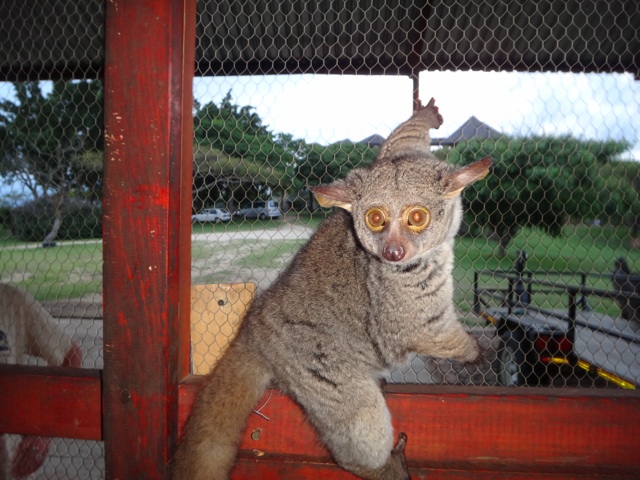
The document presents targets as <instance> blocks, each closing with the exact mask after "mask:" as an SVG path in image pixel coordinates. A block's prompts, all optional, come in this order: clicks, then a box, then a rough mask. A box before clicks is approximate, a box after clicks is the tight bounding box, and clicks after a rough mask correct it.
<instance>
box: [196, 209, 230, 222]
mask: <svg viewBox="0 0 640 480" xmlns="http://www.w3.org/2000/svg"><path fill="white" fill-rule="evenodd" d="M229 220H231V214H230V213H229V211H228V210H225V209H224V208H205V209H204V210H200V211H199V212H198V213H196V214H195V215H191V221H192V222H200V223H204V222H212V223H218V222H228V221H229Z"/></svg>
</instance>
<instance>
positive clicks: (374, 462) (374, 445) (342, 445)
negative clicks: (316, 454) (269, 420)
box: [305, 380, 410, 480]
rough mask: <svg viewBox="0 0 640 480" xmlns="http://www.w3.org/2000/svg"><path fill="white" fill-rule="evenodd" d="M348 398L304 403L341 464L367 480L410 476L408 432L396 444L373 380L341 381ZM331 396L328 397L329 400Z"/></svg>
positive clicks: (383, 404) (381, 398)
mask: <svg viewBox="0 0 640 480" xmlns="http://www.w3.org/2000/svg"><path fill="white" fill-rule="evenodd" d="M340 390H341V391H343V392H349V393H348V398H341V399H339V398H334V399H332V400H334V401H335V402H334V401H331V400H329V399H328V398H327V397H325V398H324V400H325V401H324V402H323V401H318V398H317V397H316V399H315V401H314V402H311V408H307V407H305V410H306V411H307V415H308V416H309V418H310V419H311V420H312V421H313V423H314V424H315V425H316V428H317V429H318V432H319V434H320V436H321V437H322V439H323V440H324V442H325V444H326V445H327V447H328V448H329V450H330V451H331V454H332V455H333V458H334V459H335V460H336V462H337V463H338V465H340V467H342V468H344V469H345V470H348V471H350V472H352V473H354V474H356V475H358V476H360V477H361V478H364V479H367V480H405V479H409V478H410V477H409V473H408V471H407V466H406V461H405V456H404V447H405V444H406V441H407V437H406V435H405V434H403V433H402V434H400V438H399V440H398V442H397V443H396V445H395V446H393V441H394V438H393V428H392V426H391V416H390V414H389V410H388V409H387V404H386V402H385V400H384V397H383V396H382V392H381V391H380V388H379V387H378V385H377V384H376V383H375V382H374V381H373V380H368V381H366V382H365V384H364V385H363V383H359V382H358V384H356V382H353V383H351V384H350V385H348V386H346V385H341V388H340ZM327 400H329V401H327Z"/></svg>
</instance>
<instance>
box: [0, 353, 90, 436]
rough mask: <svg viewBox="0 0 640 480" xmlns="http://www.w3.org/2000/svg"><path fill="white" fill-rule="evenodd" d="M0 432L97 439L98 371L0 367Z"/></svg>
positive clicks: (18, 366) (20, 366) (19, 366)
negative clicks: (0, 407) (0, 413)
mask: <svg viewBox="0 0 640 480" xmlns="http://www.w3.org/2000/svg"><path fill="white" fill-rule="evenodd" d="M0 392H2V394H1V397H2V415H0V432H6V433H18V434H22V435H43V436H48V437H54V436H55V437H67V438H80V439H85V440H101V439H102V418H101V415H102V399H101V396H102V385H101V379H100V371H98V370H88V369H71V368H62V367H27V366H23V365H2V366H1V367H0Z"/></svg>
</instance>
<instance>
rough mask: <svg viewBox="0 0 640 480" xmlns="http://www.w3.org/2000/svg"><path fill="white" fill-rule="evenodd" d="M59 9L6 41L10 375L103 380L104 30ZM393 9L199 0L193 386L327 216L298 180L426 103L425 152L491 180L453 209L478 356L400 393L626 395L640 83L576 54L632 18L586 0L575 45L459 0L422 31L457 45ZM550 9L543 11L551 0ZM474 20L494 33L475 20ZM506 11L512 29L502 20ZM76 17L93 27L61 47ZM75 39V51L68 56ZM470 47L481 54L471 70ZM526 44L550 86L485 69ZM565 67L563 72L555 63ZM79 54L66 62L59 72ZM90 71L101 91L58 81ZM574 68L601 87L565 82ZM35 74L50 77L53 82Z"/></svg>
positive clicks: (55, 449) (1, 97) (329, 174)
mask: <svg viewBox="0 0 640 480" xmlns="http://www.w3.org/2000/svg"><path fill="white" fill-rule="evenodd" d="M67 3H68V2H67ZM67 3H65V2H52V3H51V4H49V5H48V7H47V8H48V9H49V10H50V13H52V12H57V13H58V14H59V15H58V16H55V15H53V16H48V17H47V18H50V19H48V20H46V21H44V23H43V25H44V27H45V28H43V29H42V30H34V29H32V30H29V31H28V32H25V31H24V30H20V34H19V35H18V34H16V35H13V36H12V37H11V38H17V39H19V40H20V42H18V41H15V42H13V41H12V42H10V43H7V44H6V45H5V46H4V47H2V48H3V49H5V50H3V52H5V53H6V58H8V59H10V60H11V62H14V64H15V63H16V62H17V63H19V64H21V65H23V67H20V69H19V74H17V75H15V76H14V77H12V78H13V79H15V80H19V81H17V82H15V83H7V82H5V83H1V84H0V149H1V150H0V175H1V176H0V180H1V182H2V185H1V189H0V312H2V313H0V363H21V364H29V365H69V366H74V367H82V368H98V369H100V368H102V367H103V353H102V351H103V350H102V347H103V346H102V310H101V306H102V285H103V283H102V282H103V281H102V243H101V221H102V219H101V215H102V209H101V207H102V204H101V199H102V185H103V151H104V139H103V137H104V123H103V109H102V108H103V100H104V88H103V85H102V82H101V81H99V80H96V79H95V78H96V76H95V73H96V71H97V70H99V67H96V64H97V63H99V60H100V59H101V57H102V55H103V54H102V51H101V48H100V45H99V41H98V40H99V38H100V36H101V35H102V33H101V32H102V27H101V25H102V21H103V13H102V9H101V8H95V5H94V4H93V3H92V2H87V5H85V6H84V7H83V8H81V7H78V6H76V7H73V6H72V5H71V4H67ZM399 3H400V5H399V6H398V7H397V8H395V7H393V8H392V7H390V6H386V5H385V6H382V7H380V8H377V7H374V6H372V5H368V4H365V3H363V2H315V3H313V2H291V3H285V2H275V3H273V2H257V3H255V4H246V3H244V2H200V3H199V5H198V19H197V31H198V43H197V52H196V57H197V59H198V65H197V73H198V76H197V77H196V78H195V81H194V98H195V100H196V102H195V105H194V109H193V114H194V158H193V205H192V212H191V215H192V224H193V234H192V283H193V288H192V298H191V304H192V312H191V322H192V370H193V372H195V373H206V372H207V371H209V369H210V368H211V366H212V365H213V364H214V363H215V361H216V360H217V358H218V357H219V355H220V354H221V352H223V351H224V349H225V348H226V346H227V345H228V343H229V341H230V339H231V338H232V337H233V335H234V334H235V332H237V328H238V326H239V325H240V323H241V322H242V318H243V314H244V312H245V311H246V308H247V306H248V304H249V303H250V302H251V299H252V298H254V297H255V295H257V294H260V293H261V292H264V291H265V290H267V289H268V288H269V286H270V285H271V284H272V283H273V282H274V281H275V279H276V278H277V276H278V275H279V273H280V272H281V271H282V270H283V269H284V268H285V267H286V265H288V264H289V262H290V261H291V259H292V258H293V256H294V255H295V254H296V252H297V251H298V250H299V249H300V248H301V247H302V245H304V244H305V243H306V242H307V240H308V239H309V238H310V237H311V235H313V232H314V231H315V229H316V227H317V225H318V224H319V223H320V222H322V221H323V220H324V219H325V218H326V217H327V216H328V215H331V212H329V211H328V210H325V209H322V208H320V207H319V205H318V204H317V202H316V201H315V199H314V198H313V196H312V194H311V192H310V190H309V189H308V187H309V186H313V185H318V184H327V183H331V182H333V181H335V180H337V179H340V178H343V177H344V176H345V175H346V174H347V173H348V172H349V171H350V170H352V169H353V168H358V167H366V166H367V165H369V164H370V163H372V162H373V161H374V159H375V157H376V155H377V152H378V150H379V148H380V145H381V143H382V142H383V141H384V139H385V138H386V137H387V136H388V135H389V133H390V132H391V130H392V129H393V128H394V127H396V126H397V125H398V124H399V123H400V122H402V121H404V120H406V119H407V118H408V117H409V116H410V115H411V113H412V106H413V105H414V101H415V100H416V99H417V98H420V99H421V100H422V102H423V103H426V102H427V101H428V100H429V98H430V97H432V96H433V97H435V98H436V102H437V104H438V105H439V107H440V111H441V113H442V115H443V117H444V119H445V122H444V124H443V125H442V127H440V129H439V130H437V131H432V132H431V136H432V144H431V150H432V153H433V155H435V156H436V157H438V158H440V159H441V160H442V161H446V162H449V163H453V164H456V165H466V164H469V163H471V162H473V161H474V160H478V159H480V158H483V157H485V156H491V157H492V158H493V161H494V163H493V167H492V170H491V173H490V175H489V176H488V177H487V178H486V179H485V180H484V181H483V182H480V183H478V184H477V185H475V186H474V187H472V188H469V189H468V190H466V191H465V192H464V198H463V200H464V207H465V215H464V221H463V225H462V228H461V231H460V234H459V237H458V238H457V240H456V247H455V255H456V263H455V267H454V271H453V275H454V281H455V297H454V301H455V304H456V307H457V309H458V311H459V314H460V319H461V322H463V324H464V326H465V328H466V329H467V330H468V332H469V333H470V334H471V335H473V336H475V337H476V338H477V339H478V341H479V343H480V345H481V346H482V347H483V349H484V350H485V361H484V362H482V363H481V364H479V365H466V364H463V363H458V362H454V361H451V360H447V359H436V358H431V357H428V356H422V355H414V356H412V357H411V358H409V359H408V362H407V364H406V365H404V366H401V367H398V368H395V369H393V370H391V371H390V372H389V373H388V374H387V376H386V379H387V381H390V382H396V383H421V384H458V385H483V386H494V385H506V386H550V387H579V388H592V387H598V388H632V387H633V386H634V385H637V384H638V381H639V380H640V313H639V312H638V306H640V304H639V303H638V298H639V297H637V295H638V294H640V291H639V290H638V288H639V287H638V285H639V284H640V276H638V274H640V250H639V248H640V233H639V232H638V227H639V225H640V199H639V197H638V194H639V192H640V176H639V167H638V165H640V164H639V163H637V160H639V159H640V153H639V150H638V149H639V148H640V123H639V120H638V119H639V118H640V116H639V115H638V112H639V111H640V87H639V86H638V82H637V80H635V79H634V78H633V76H632V75H631V74H629V73H621V72H622V70H624V69H625V68H623V67H621V66H620V65H623V64H624V62H626V61H628V60H627V57H628V55H629V54H630V53H629V52H626V51H625V50H622V53H620V52H618V53H619V58H618V57H616V58H618V60H612V59H611V58H613V57H612V56H610V57H606V58H605V60H602V61H601V63H600V66H599V67H598V68H595V67H593V66H592V65H591V64H588V63H587V62H586V60H584V58H587V57H588V58H595V57H597V54H598V52H600V51H602V50H606V48H607V45H608V44H607V42H610V43H616V42H617V43H616V45H618V44H621V43H622V44H624V42H627V44H628V45H631V44H632V43H633V42H635V41H636V40H635V39H632V38H630V37H628V36H627V35H626V33H625V32H626V31H627V30H626V26H627V24H628V23H630V22H632V18H633V13H634V12H633V11H628V10H629V8H631V9H633V7H629V5H630V4H631V3H634V2H629V5H626V6H625V7H624V8H625V9H627V10H625V12H627V13H628V15H626V19H625V15H619V16H616V15H615V14H614V13H613V10H611V12H609V11H608V10H607V12H604V13H603V14H602V15H600V16H599V18H600V20H599V21H598V22H597V23H596V24H593V25H591V23H593V18H594V16H593V15H592V14H591V11H590V10H589V7H588V6H587V5H588V4H589V2H584V3H576V4H575V5H574V7H575V11H569V10H570V8H569V7H568V6H564V7H562V9H561V10H562V11H561V12H556V13H557V14H558V18H564V19H565V20H567V19H568V20H567V21H569V23H571V25H574V24H578V23H580V22H579V19H581V18H585V19H587V20H588V21H587V23H588V24H589V25H590V26H591V27H592V30H593V31H597V32H600V33H598V35H597V38H596V37H594V36H585V34H584V31H585V30H584V29H578V30H577V34H576V35H575V38H574V41H573V42H572V43H571V46H570V48H569V47H567V35H568V33H567V32H568V31H569V30H571V29H570V28H568V29H565V30H558V29H557V28H551V27H549V28H547V27H545V25H538V27H535V28H534V26H532V25H537V23H536V22H537V21H538V20H539V18H538V17H540V16H541V13H544V12H542V11H541V10H540V9H542V8H543V7H542V6H540V7H536V9H534V10H535V11H529V10H528V9H527V8H528V7H527V8H524V7H523V8H522V9H521V10H520V11H519V13H518V12H515V11H513V8H514V7H507V6H504V7H500V8H499V6H497V7H495V8H493V9H489V13H487V10H486V9H487V8H489V7H487V6H486V5H484V4H482V5H480V6H476V7H477V9H478V11H476V10H475V9H476V7H474V6H473V5H471V4H469V3H468V2H462V1H460V2H448V3H447V2H444V3H447V5H444V3H443V5H440V6H438V8H437V9H436V10H438V12H439V13H438V12H435V13H433V15H436V14H437V15H440V17H442V18H443V22H444V21H446V22H449V25H450V27H451V28H450V29H449V31H448V32H449V33H446V32H443V30H442V29H440V28H436V26H435V25H432V23H433V21H434V20H429V19H427V18H426V17H424V6H423V5H422V3H421V2H414V1H406V2H399ZM540 3H542V4H545V5H547V7H549V8H550V9H551V10H553V9H554V8H556V7H557V5H558V4H559V3H558V2H556V3H554V2H540ZM560 3H564V2H560ZM445 7H446V8H447V9H448V10H447V11H448V13H447V12H444V13H443V12H441V11H440V10H442V9H443V8H445ZM529 7H531V6H529ZM15 8H17V7H15ZM501 8H502V9H503V10H504V9H506V10H505V11H504V12H502V10H500V9H501ZM531 8H533V7H531ZM636 8H637V7H636ZM44 10H45V11H49V10H47V9H46V8H45V9H44ZM474 12H475V13H474ZM501 12H502V13H501ZM10 13H11V14H10V15H8V16H4V17H3V19H2V20H0V32H2V31H5V32H6V33H7V35H9V33H11V32H14V33H15V32H16V31H17V30H16V29H17V26H16V25H17V24H16V22H14V21H13V19H15V18H18V17H19V16H20V15H22V14H21V13H20V11H13V10H12V12H10ZM22 13H24V12H22ZM507 13H508V14H509V15H511V16H509V15H507ZM636 13H637V12H636ZM31 14H33V12H32V13H31ZM31 14H30V15H31ZM476 14H477V15H479V16H480V17H482V18H485V19H487V18H489V19H494V20H495V22H497V23H494V24H492V23H491V22H488V23H487V25H484V26H479V25H477V23H476V20H474V18H476V17H475V15H476ZM503 14H504V15H503ZM502 16H504V18H507V17H508V18H514V16H515V18H516V19H517V21H515V22H514V24H513V25H511V26H509V25H505V23H504V22H505V21H506V20H501V18H502ZM54 17H55V18H56V19H58V20H55V19H52V18H54ZM416 18H422V19H423V20H424V21H422V23H421V21H419V20H415V19H416ZM429 18H431V17H429ZM465 19H466V20H465ZM56 22H58V23H56ZM465 22H466V23H465ZM73 24H77V25H82V24H85V25H89V26H91V28H84V29H82V28H74V29H71V30H70V26H71V25H73ZM465 25H466V27H465ZM432 27H433V28H432ZM518 29H519V31H520V33H521V34H520V35H515V34H514V33H513V32H515V31H516V30H518ZM72 30H73V32H72ZM429 31H433V32H435V33H433V34H432V35H431V34H429V33H428V32H429ZM56 32H57V33H56ZM64 32H66V33H64ZM425 32H427V33H425ZM54 33H55V34H56V35H57V36H56V35H54ZM52 35H53V36H52ZM64 35H68V37H69V38H70V40H69V41H65V42H62V43H61V41H60V38H61V37H63V36H64ZM73 35H77V36H78V38H79V39H77V42H75V43H74V41H72V39H73V38H75V37H73ZM501 35H507V37H508V38H509V39H510V40H509V41H504V42H503V41H500V37H501ZM594 35H595V34H594ZM54 37H55V39H56V40H55V42H54V41H48V40H47V39H49V38H54ZM26 39H32V40H33V49H32V51H31V53H27V56H29V55H31V56H33V55H34V52H35V51H36V50H37V59H36V60H37V61H34V62H33V65H34V66H33V67H31V68H33V71H30V70H29V67H28V66H24V65H27V64H28V62H27V61H26V60H25V58H24V56H23V55H24V51H23V50H24V44H25V41H26ZM426 40H430V43H429V44H428V46H427V47H423V48H417V47H416V46H417V45H420V41H426ZM477 42H484V43H483V44H482V46H481V50H478V51H479V52H480V53H479V54H478V57H477V58H476V60H474V61H475V62H477V63H474V61H472V60H471V56H470V55H471V53H470V52H473V51H474V50H477V49H479V48H480V47H479V46H478V45H479V44H478V43H477ZM523 42H524V43H525V44H526V43H529V44H530V45H529V48H531V49H534V50H535V49H537V50H536V52H537V53H536V55H537V57H536V59H537V60H535V61H533V63H531V65H532V66H531V69H532V70H545V71H546V73H526V72H520V73H514V72H511V73H508V72H506V71H500V72H498V71H489V70H511V69H513V68H515V67H514V65H516V64H517V60H518V58H520V59H522V58H525V57H526V55H524V54H522V52H521V50H522V48H523V47H522V45H523ZM596 42H597V43H598V45H596V46H594V43H596ZM18 45H22V46H20V47H19V46H18ZM78 45H80V46H82V45H84V47H83V48H79V47H78ZM492 45H493V46H495V48H493V50H494V54H493V56H492V57H491V59H492V61H491V62H489V61H488V60H487V58H488V57H486V50H491V49H492V48H489V47H491V46H492ZM498 45H499V47H498ZM554 45H555V47H554ZM12 48H14V49H15V50H11V49H12ZM18 48H21V49H22V50H18ZM629 50H632V48H631V47H629ZM81 52H82V54H81ZM563 52H564V55H565V62H564V63H562V62H559V61H557V60H556V57H557V56H558V55H560V56H561V55H562V54H563ZM614 53H615V52H614ZM631 54H632V53H631ZM483 55H484V56H483ZM66 56H69V57H70V58H72V59H75V63H73V62H67V63H64V62H62V63H61V58H63V57H66ZM85 56H88V57H87V58H85ZM445 58H446V59H447V60H446V61H445V60H443V59H445ZM474 58H475V57H474ZM607 58H608V59H609V60H607ZM11 62H9V61H7V64H8V63H11ZM38 62H40V63H38ZM616 62H617V63H616ZM84 64H89V65H91V67H87V68H86V69H85V72H93V74H92V75H87V76H85V77H84V79H76V80H73V81H69V80H61V79H60V78H67V77H69V76H70V75H75V73H74V72H77V71H79V70H78V69H79V68H80V67H77V65H84ZM567 64H570V66H571V68H569V69H575V70H579V69H583V70H584V71H591V72H593V73H563V72H564V71H565V70H566V68H565V67H566V65H567ZM37 65H40V67H37ZM46 65H50V69H49V73H51V75H50V76H47V77H43V76H42V72H43V71H47V68H45V67H46ZM74 65H76V66H74ZM438 65H448V68H449V70H444V71H437V70H438V69H437V68H436V67H437V66H438ZM456 65H457V67H456ZM554 65H561V67H562V68H560V67H554ZM4 68H5V64H3V70H2V72H5V71H7V70H6V69H4ZM12 68H13V67H12ZM457 68H459V69H462V68H464V69H473V70H484V71H481V72H478V71H475V72H471V71H465V72H463V71H455V70H456V69H457ZM517 69H518V70H526V69H525V68H517ZM52 72H53V73H52ZM282 72H289V73H288V74H283V73H282ZM418 72H420V73H419V74H418ZM605 72H610V73H605ZM611 72H613V73H611ZM329 73H331V74H334V75H327V74H329ZM352 74H357V75H352ZM385 74H387V75H386V76H385ZM76 77H77V75H76ZM7 78H9V77H7ZM25 78H27V79H28V78H39V79H40V80H39V81H23V80H24V79H25ZM4 438H5V441H4V443H5V445H4V448H3V451H5V452H6V453H5V456H6V457H7V458H9V459H12V458H16V455H17V454H18V453H19V452H20V451H21V450H20V444H21V442H23V441H24V440H25V439H26V440H27V442H33V441H34V440H33V439H29V438H27V437H24V438H23V437H18V436H13V435H12V436H5V437H4ZM25 445H31V443H27V444H25ZM37 445H40V447H39V448H40V453H43V454H44V455H46V454H47V453H48V460H47V461H45V463H44V466H43V467H41V468H39V469H38V470H36V472H35V473H33V474H32V476H31V477H29V478H47V479H54V478H101V477H102V475H103V472H104V460H103V454H102V444H101V442H85V441H67V440H62V439H54V440H53V441H51V442H50V443H49V442H47V443H46V445H44V446H42V443H38V444H37ZM32 451H34V452H36V451H38V449H37V448H36V449H34V450H32ZM25 462H26V463H29V462H31V464H32V465H36V464H37V463H38V462H37V461H35V460H33V459H27V460H25ZM34 462H35V463H34ZM0 463H1V462H0ZM9 464H10V462H5V466H4V467H3V468H5V469H7V470H8V469H9V467H10V465H9ZM36 466H37V465H36ZM6 475H7V478H11V477H10V476H8V475H9V473H7V474H6Z"/></svg>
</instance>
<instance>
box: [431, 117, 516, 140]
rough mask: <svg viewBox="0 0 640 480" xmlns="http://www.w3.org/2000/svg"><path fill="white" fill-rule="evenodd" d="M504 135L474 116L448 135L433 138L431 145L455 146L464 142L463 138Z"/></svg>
mask: <svg viewBox="0 0 640 480" xmlns="http://www.w3.org/2000/svg"><path fill="white" fill-rule="evenodd" d="M502 136H503V134H502V133H500V132H499V131H497V130H495V129H493V128H491V127H490V126H489V125H487V124H486V123H484V122H481V121H480V120H478V119H477V118H476V117H473V116H472V117H471V118H469V120H467V121H466V122H464V123H463V124H462V126H461V127H460V128H458V129H457V130H456V131H455V132H453V133H452V134H451V135H449V136H448V137H445V138H433V139H431V145H438V146H441V147H445V146H454V145H455V144H456V143H459V142H462V141H463V140H471V139H472V138H480V139H488V138H499V137H502Z"/></svg>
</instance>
